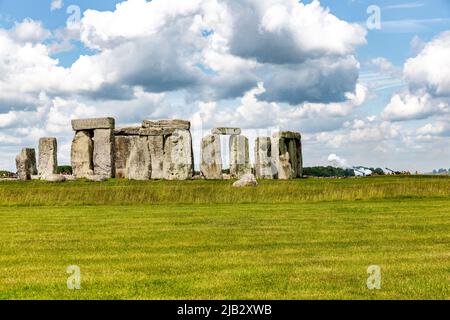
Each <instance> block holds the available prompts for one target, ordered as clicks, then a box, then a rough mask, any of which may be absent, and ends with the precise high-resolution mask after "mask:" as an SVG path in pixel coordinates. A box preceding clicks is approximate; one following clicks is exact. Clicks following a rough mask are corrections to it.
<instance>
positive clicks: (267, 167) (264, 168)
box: [255, 137, 273, 179]
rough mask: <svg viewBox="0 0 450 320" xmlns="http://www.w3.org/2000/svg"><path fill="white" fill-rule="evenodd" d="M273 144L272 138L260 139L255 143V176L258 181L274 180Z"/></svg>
mask: <svg viewBox="0 0 450 320" xmlns="http://www.w3.org/2000/svg"><path fill="white" fill-rule="evenodd" d="M272 171H273V170H272V142H271V139H270V137H258V138H256V141H255V174H256V178H257V179H273V172H272Z"/></svg>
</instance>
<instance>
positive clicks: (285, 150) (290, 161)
mask: <svg viewBox="0 0 450 320" xmlns="http://www.w3.org/2000/svg"><path fill="white" fill-rule="evenodd" d="M272 163H273V167H275V171H276V172H277V177H278V179H294V178H301V177H302V175H303V156H302V143H301V134H300V133H298V132H291V131H282V132H278V133H275V134H274V135H273V137H272Z"/></svg>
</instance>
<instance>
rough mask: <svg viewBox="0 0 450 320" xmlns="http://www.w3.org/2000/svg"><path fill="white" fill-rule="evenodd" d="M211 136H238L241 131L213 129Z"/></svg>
mask: <svg viewBox="0 0 450 320" xmlns="http://www.w3.org/2000/svg"><path fill="white" fill-rule="evenodd" d="M211 132H212V134H218V135H222V136H227V135H231V136H233V135H237V136H238V135H240V134H241V133H242V130H241V129H240V128H214V129H212V131H211Z"/></svg>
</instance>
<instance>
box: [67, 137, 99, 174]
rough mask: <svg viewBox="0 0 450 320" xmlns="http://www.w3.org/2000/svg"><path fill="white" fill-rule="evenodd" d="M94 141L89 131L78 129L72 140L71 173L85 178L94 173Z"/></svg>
mask: <svg viewBox="0 0 450 320" xmlns="http://www.w3.org/2000/svg"><path fill="white" fill-rule="evenodd" d="M93 152H94V142H93V140H92V136H91V133H90V132H89V131H78V132H77V133H76V134H75V137H74V139H73V141H72V150H71V159H72V171H73V175H74V176H75V177H77V178H85V177H86V176H88V175H93V174H94V166H93Z"/></svg>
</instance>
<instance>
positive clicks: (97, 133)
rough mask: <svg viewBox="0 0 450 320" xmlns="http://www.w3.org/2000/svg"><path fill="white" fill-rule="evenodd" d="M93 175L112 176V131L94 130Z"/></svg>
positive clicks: (113, 167)
mask: <svg viewBox="0 0 450 320" xmlns="http://www.w3.org/2000/svg"><path fill="white" fill-rule="evenodd" d="M93 161H94V175H99V176H105V177H108V178H112V177H114V169H115V166H114V131H113V130H112V129H95V130H94V156H93Z"/></svg>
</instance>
